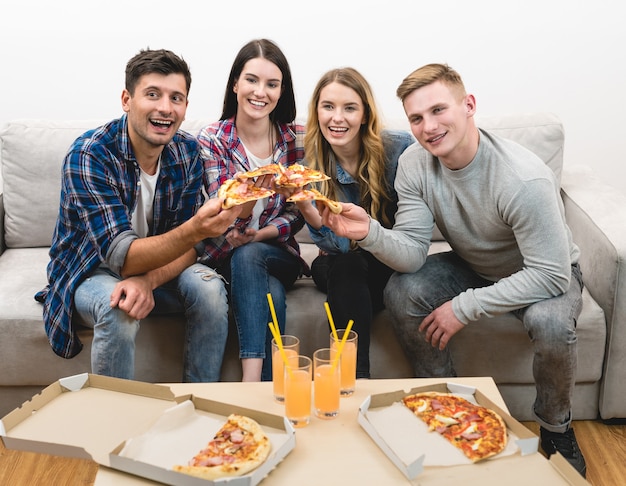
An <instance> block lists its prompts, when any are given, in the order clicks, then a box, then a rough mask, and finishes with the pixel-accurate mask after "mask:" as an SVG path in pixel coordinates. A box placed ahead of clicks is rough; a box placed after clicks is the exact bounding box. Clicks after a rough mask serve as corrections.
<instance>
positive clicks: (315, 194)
mask: <svg viewBox="0 0 626 486" xmlns="http://www.w3.org/2000/svg"><path fill="white" fill-rule="evenodd" d="M312 200H316V201H322V202H323V203H325V204H326V205H327V206H328V207H329V209H330V210H331V211H332V212H333V213H335V214H339V213H341V211H342V210H343V207H342V206H341V204H340V203H338V202H337V201H333V200H332V199H328V198H327V197H326V196H324V195H323V194H322V193H321V192H319V191H318V190H317V189H303V190H301V191H300V192H296V193H295V194H293V195H292V196H291V197H289V198H288V199H287V201H289V202H295V201H312Z"/></svg>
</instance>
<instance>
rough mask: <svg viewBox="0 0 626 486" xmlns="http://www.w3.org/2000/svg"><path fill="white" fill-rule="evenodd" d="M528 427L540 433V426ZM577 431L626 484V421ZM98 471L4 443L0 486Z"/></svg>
mask: <svg viewBox="0 0 626 486" xmlns="http://www.w3.org/2000/svg"><path fill="white" fill-rule="evenodd" d="M524 425H525V426H526V427H528V428H529V429H530V430H532V431H533V432H534V433H536V434H539V426H538V425H537V424H536V423H534V422H524ZM574 431H575V432H576V437H577V439H578V443H579V445H580V448H581V449H582V451H583V454H584V455H585V459H586V461H587V480H588V481H589V483H590V484H592V485H593V486H618V485H626V421H621V422H620V423H615V424H610V425H609V424H605V423H603V422H601V421H579V422H574ZM97 471H98V465H97V464H96V463H95V462H91V461H86V460H81V459H67V458H59V457H55V456H47V455H43V454H36V453H33V452H18V451H12V450H7V449H6V448H5V447H4V445H3V444H2V442H1V441H0V485H11V486H34V485H45V486H49V485H54V486H66V485H67V486H80V485H85V486H91V485H93V484H94V481H95V477H96V473H97Z"/></svg>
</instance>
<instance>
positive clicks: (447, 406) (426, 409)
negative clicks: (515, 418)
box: [402, 392, 507, 462]
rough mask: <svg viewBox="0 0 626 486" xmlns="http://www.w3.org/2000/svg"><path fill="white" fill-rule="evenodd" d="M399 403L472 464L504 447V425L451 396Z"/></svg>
mask: <svg viewBox="0 0 626 486" xmlns="http://www.w3.org/2000/svg"><path fill="white" fill-rule="evenodd" d="M402 401H403V403H404V405H406V406H407V407H408V408H409V410H411V411H412V412H413V413H414V414H415V415H416V416H417V417H419V418H420V419H422V420H423V421H424V422H425V423H426V425H427V426H428V429H429V430H430V431H435V432H438V433H439V434H441V435H442V436H443V437H444V438H445V439H446V440H448V442H450V443H451V444H452V445H454V446H455V447H457V448H459V449H460V450H461V451H462V452H463V454H465V456H467V457H468V458H469V459H470V460H471V461H472V462H477V461H481V460H483V459H486V458H488V457H491V456H494V455H496V454H499V453H500V452H502V451H503V450H504V449H505V447H506V444H507V431H506V424H505V422H504V420H502V417H500V415H498V414H497V413H496V412H494V411H493V410H490V409H488V408H486V407H482V406H480V405H476V404H474V403H472V402H470V401H468V400H466V399H465V398H462V397H459V396H457V395H454V394H452V393H438V392H424V393H418V394H414V395H408V396H406V397H404V398H403V400H402Z"/></svg>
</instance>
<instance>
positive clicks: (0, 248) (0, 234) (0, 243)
mask: <svg viewBox="0 0 626 486" xmlns="http://www.w3.org/2000/svg"><path fill="white" fill-rule="evenodd" d="M5 249H6V247H5V246H4V198H3V194H2V193H1V192H0V255H2V254H3V253H4V250H5Z"/></svg>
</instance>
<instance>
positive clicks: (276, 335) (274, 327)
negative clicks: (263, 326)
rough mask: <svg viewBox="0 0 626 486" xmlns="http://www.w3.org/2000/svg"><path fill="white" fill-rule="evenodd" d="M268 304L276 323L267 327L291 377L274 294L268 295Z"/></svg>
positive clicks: (269, 323)
mask: <svg viewBox="0 0 626 486" xmlns="http://www.w3.org/2000/svg"><path fill="white" fill-rule="evenodd" d="M267 302H268V304H269V306H270V312H271V313H272V320H273V321H274V323H273V325H272V323H271V322H268V323H267V325H268V326H269V328H270V331H271V332H272V336H274V339H275V340H276V346H278V351H279V352H280V357H281V358H282V359H283V362H284V363H285V368H287V372H288V373H289V375H291V368H290V367H289V362H288V361H287V355H286V354H285V350H284V349H283V341H282V339H281V338H280V327H278V319H277V318H276V309H274V301H273V300H272V294H271V293H269V292H268V293H267Z"/></svg>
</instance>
